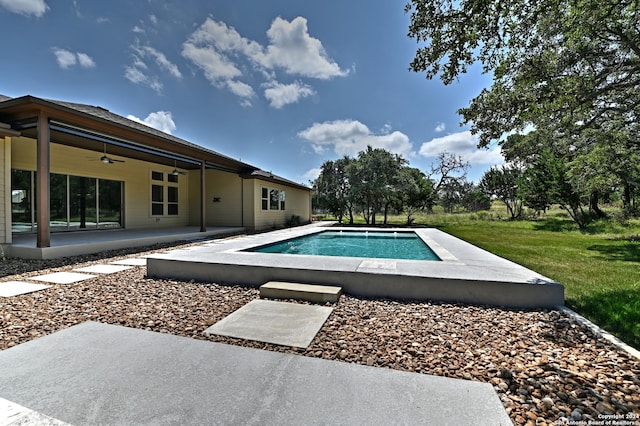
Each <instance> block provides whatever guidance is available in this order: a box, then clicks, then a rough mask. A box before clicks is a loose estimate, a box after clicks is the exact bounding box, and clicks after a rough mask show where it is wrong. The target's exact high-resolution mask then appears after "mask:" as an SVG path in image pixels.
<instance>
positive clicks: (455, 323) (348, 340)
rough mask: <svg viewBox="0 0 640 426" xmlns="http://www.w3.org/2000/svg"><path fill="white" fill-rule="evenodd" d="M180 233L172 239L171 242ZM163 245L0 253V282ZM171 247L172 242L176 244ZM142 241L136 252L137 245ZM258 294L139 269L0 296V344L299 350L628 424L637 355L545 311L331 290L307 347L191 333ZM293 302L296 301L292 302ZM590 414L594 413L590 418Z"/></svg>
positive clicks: (520, 410) (555, 418) (634, 402)
mask: <svg viewBox="0 0 640 426" xmlns="http://www.w3.org/2000/svg"><path fill="white" fill-rule="evenodd" d="M194 244H197V243H190V244H184V245H180V246H179V247H181V248H183V247H185V246H188V245H194ZM167 247H169V245H164V246H160V245H159V246H154V247H147V248H145V249H138V250H135V249H126V250H120V251H111V252H105V253H101V254H97V255H91V256H78V257H70V258H64V259H56V260H42V261H34V260H17V259H4V260H0V276H1V277H2V278H0V281H17V280H28V278H29V277H33V276H36V275H42V274H45V273H50V272H59V271H71V270H72V269H74V268H78V267H84V266H89V265H92V264H96V263H108V262H110V261H114V260H119V259H123V258H125V257H130V256H132V255H133V254H134V253H136V256H139V255H143V254H148V253H151V252H158V251H164V250H166V249H167ZM176 247H178V246H176ZM142 250H144V251H142ZM256 298H258V291H257V289H254V288H246V287H240V286H221V285H217V284H213V283H197V282H182V281H174V280H158V279H148V278H146V276H145V268H144V267H134V268H132V269H130V270H126V271H122V272H118V273H115V274H110V275H99V276H98V277H96V278H94V279H90V280H87V281H83V282H80V283H77V284H72V285H57V284H52V287H51V288H49V289H47V290H44V291H40V292H36V293H30V294H26V295H22V296H14V297H9V298H1V297H0V350H5V349H7V348H10V347H12V346H15V345H17V344H20V343H23V342H26V341H29V340H31V339H34V338H37V337H40V336H43V335H46V334H50V333H53V332H55V331H58V330H60V329H63V328H66V327H70V326H72V325H75V324H78V323H81V322H83V321H88V320H91V321H98V322H104V323H109V324H118V325H123V326H127V327H136V328H141V329H145V330H151V331H157V332H161V333H169V334H175V335H180V336H187V337H192V338H195V339H202V340H211V341H217V342H223V343H230V344H234V345H241V346H247V347H253V348H260V349H266V350H271V351H279V352H288V353H297V354H300V355H304V356H311V357H319V358H326V359H333V360H338V361H343V362H352V363H359V364H364V365H370V366H376V367H382V368H393V369H397V370H403V371H412V372H417V373H424V374H434V375H439V376H446V377H454V378H460V379H467V380H476V381H481V382H489V383H491V384H492V385H493V387H494V388H495V390H496V392H498V395H499V397H500V399H501V400H502V403H503V404H504V407H505V408H506V410H507V412H508V413H509V415H510V417H511V419H512V421H513V423H514V424H532V425H534V424H554V423H556V424H563V422H564V423H566V422H567V421H569V423H573V424H580V423H582V424H588V422H589V421H590V420H591V421H593V422H592V424H605V423H604V421H605V420H606V419H616V421H620V422H624V421H627V422H628V423H610V424H629V425H640V421H639V419H638V416H639V415H640V360H638V359H636V358H634V357H632V356H630V355H628V354H627V353H626V352H623V351H620V350H618V349H617V348H615V347H614V346H613V345H611V344H610V343H609V342H607V341H606V340H603V339H600V338H598V337H596V336H595V335H594V334H593V333H592V332H591V331H590V330H588V329H587V328H585V327H584V326H582V325H580V324H578V323H576V322H575V321H574V320H573V319H572V318H570V317H568V316H566V315H565V314H564V313H562V312H560V311H555V310H527V311H524V310H508V309H497V308H488V307H478V306H468V305H455V304H444V303H427V302H400V301H390V300H370V299H362V298H356V297H351V296H348V295H343V296H342V298H341V299H340V301H339V302H338V303H337V304H335V305H329V306H334V308H335V309H334V311H333V313H332V314H331V316H330V317H329V319H328V320H327V322H326V323H325V325H324V327H323V328H322V329H321V330H320V332H319V333H318V335H317V336H316V338H315V339H314V341H313V342H312V344H311V346H309V348H307V349H296V348H290V347H283V346H277V345H271V344H264V343H259V342H251V341H244V340H240V339H233V338H227V337H221V336H212V337H205V336H203V335H202V332H203V331H204V330H205V329H206V328H208V327H209V326H211V325H212V324H214V323H216V322H217V321H219V320H221V319H222V318H224V317H225V316H227V315H229V314H230V313H231V312H233V311H235V310H237V309H238V308H240V307H241V306H243V305H245V304H246V303H248V302H249V301H251V300H253V299H256ZM297 303H301V302H297ZM594 422H602V423H594Z"/></svg>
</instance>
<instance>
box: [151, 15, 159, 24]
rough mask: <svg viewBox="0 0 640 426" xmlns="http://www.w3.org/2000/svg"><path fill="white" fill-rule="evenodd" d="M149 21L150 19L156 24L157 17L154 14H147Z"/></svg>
mask: <svg viewBox="0 0 640 426" xmlns="http://www.w3.org/2000/svg"><path fill="white" fill-rule="evenodd" d="M149 21H151V23H152V24H153V25H158V18H157V17H156V15H154V14H151V15H149Z"/></svg>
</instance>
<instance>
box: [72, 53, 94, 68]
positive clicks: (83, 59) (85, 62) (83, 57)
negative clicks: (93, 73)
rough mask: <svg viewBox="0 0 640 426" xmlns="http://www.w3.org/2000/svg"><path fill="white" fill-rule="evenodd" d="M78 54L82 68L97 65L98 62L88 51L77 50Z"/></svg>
mask: <svg viewBox="0 0 640 426" xmlns="http://www.w3.org/2000/svg"><path fill="white" fill-rule="evenodd" d="M76 56H77V57H78V63H79V64H80V66H81V67H82V68H93V67H95V66H96V63H95V62H94V61H93V59H92V58H91V56H89V55H87V54H86V53H81V52H77V53H76Z"/></svg>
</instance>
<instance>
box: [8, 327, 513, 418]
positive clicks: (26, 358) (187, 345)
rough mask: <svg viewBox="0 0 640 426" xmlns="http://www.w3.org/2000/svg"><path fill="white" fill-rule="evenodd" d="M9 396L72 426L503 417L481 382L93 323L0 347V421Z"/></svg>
mask: <svg viewBox="0 0 640 426" xmlns="http://www.w3.org/2000/svg"><path fill="white" fill-rule="evenodd" d="M1 399H6V400H8V401H10V402H12V403H14V405H13V407H11V406H9V408H10V410H9V412H8V413H2V412H1V409H2V407H3V406H7V405H8V404H6V403H5V404H2V401H1ZM15 404H18V405H19V406H22V407H19V408H22V409H24V408H28V409H30V410H34V411H35V412H36V413H31V414H32V415H31V416H30V419H31V420H34V419H36V420H39V421H41V422H40V423H38V424H50V425H52V424H62V422H66V423H69V424H72V425H74V426H81V425H96V424H100V425H170V424H190V425H191V424H193V425H213V424H221V425H230V424H238V425H240V424H241V425H249V424H256V425H258V424H259V425H289V424H291V425H314V424H336V425H338V424H344V425H355V424H362V425H364V424H434V425H436V424H437V425H465V424H474V425H510V424H511V420H510V419H509V416H508V415H507V413H506V411H505V409H504V407H503V406H502V404H501V403H500V399H499V398H498V395H497V394H496V392H495V390H494V389H493V387H492V386H491V385H490V384H488V383H480V382H474V381H467V380H460V379H450V378H446V377H438V376H430V375H427V374H420V373H409V372H404V371H397V370H391V369H386V368H377V367H368V366H364V365H359V364H350V363H345V362H339V361H330V360H325V359H319V358H310V357H304V356H301V355H292V354H284V353H279V352H269V351H264V350H260V349H252V348H244V347H238V346H231V345H225V344H221V343H214V342H207V341H202V340H194V339H190V338H186V337H178V336H173V335H169V334H161V333H156V332H151V331H144V330H139V329H132V328H126V327H121V326H115V325H108V324H101V323H95V322H86V323H82V324H79V325H76V326H73V327H70V328H68V329H65V330H61V331H58V332H56V333H53V334H50V335H48V336H45V337H41V338H39V339H35V340H32V341H30V342H27V343H23V344H20V345H18V346H15V347H13V348H10V349H7V350H4V351H0V424H7V423H5V422H4V420H7V419H3V414H5V415H7V414H8V416H9V418H8V420H9V421H11V417H10V416H11V415H12V414H14V415H15V412H16V408H15V407H16V406H15ZM51 418H53V419H57V420H59V421H61V422H55V421H53V420H52V419H51ZM14 419H15V416H14ZM8 424H11V423H8ZM14 424H27V423H14ZM31 424H33V423H31Z"/></svg>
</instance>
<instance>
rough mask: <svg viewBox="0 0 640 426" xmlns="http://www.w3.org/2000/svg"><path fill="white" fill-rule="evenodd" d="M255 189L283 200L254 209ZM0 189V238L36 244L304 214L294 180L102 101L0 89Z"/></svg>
mask: <svg viewBox="0 0 640 426" xmlns="http://www.w3.org/2000/svg"><path fill="white" fill-rule="evenodd" d="M107 154H108V155H107ZM13 170H17V171H21V172H16V173H14V172H13ZM178 170H179V171H180V173H173V171H178ZM24 172H28V173H24ZM12 178H15V179H16V182H15V185H16V186H15V188H16V191H15V194H13V196H12V192H13V191H12V189H11V187H12V181H11V179H12ZM79 178H87V179H79ZM176 179H177V180H176ZM262 187H267V188H270V189H275V190H277V191H282V192H283V193H284V194H286V200H285V201H286V202H285V203H282V202H280V203H279V204H278V206H277V208H275V207H271V206H270V208H269V209H264V210H263V209H262V203H261V190H262ZM43 189H44V190H43ZM46 189H48V190H46ZM176 189H177V191H176ZM72 192H73V193H72ZM0 194H3V196H0V244H12V240H13V239H15V240H16V243H15V244H18V242H17V240H18V238H17V234H18V233H23V234H25V233H33V234H35V236H36V238H35V243H36V249H38V250H40V249H43V250H44V249H48V248H50V247H51V244H52V242H51V233H52V232H61V231H76V230H87V229H99V228H104V229H108V228H109V229H112V228H118V227H123V228H126V229H144V228H164V227H167V228H176V227H177V228H180V227H194V226H199V232H207V229H206V228H207V227H244V228H247V229H250V230H254V229H255V230H261V229H268V228H273V227H282V226H285V225H286V224H287V222H289V221H290V220H291V217H292V216H297V217H299V218H300V222H302V223H306V222H308V221H310V219H311V216H310V213H311V191H310V190H309V188H306V187H305V186H303V185H300V184H297V183H295V182H292V181H288V180H286V179H284V178H281V177H279V176H276V175H273V174H271V173H270V172H269V173H267V172H265V171H263V170H260V169H259V168H257V167H255V166H253V165H251V164H248V163H244V162H242V161H240V160H236V159H233V158H231V157H228V156H225V155H223V154H220V153H218V152H216V151H213V150H211V149H209V148H206V147H203V146H199V145H197V144H194V143H192V142H189V141H186V140H184V139H181V138H179V137H177V136H174V135H171V134H167V133H164V132H162V131H160V130H157V129H154V128H152V127H149V126H146V125H144V124H141V123H139V122H136V121H132V120H129V119H127V118H125V117H123V116H120V115H118V114H115V113H112V112H111V111H109V110H107V109H105V108H101V107H97V106H92V105H87V104H79V103H73V102H65V101H58V100H51V99H41V98H38V97H34V96H31V95H26V96H22V97H18V98H11V97H7V96H2V95H0ZM176 195H177V199H176ZM278 195H281V193H280V192H278ZM120 196H121V197H122V198H121V199H120V198H118V197H120ZM14 197H15V198H16V199H18V201H16V200H14V199H13V198H14ZM12 221H14V223H12ZM23 240H24V239H23ZM43 256H44V255H43Z"/></svg>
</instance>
